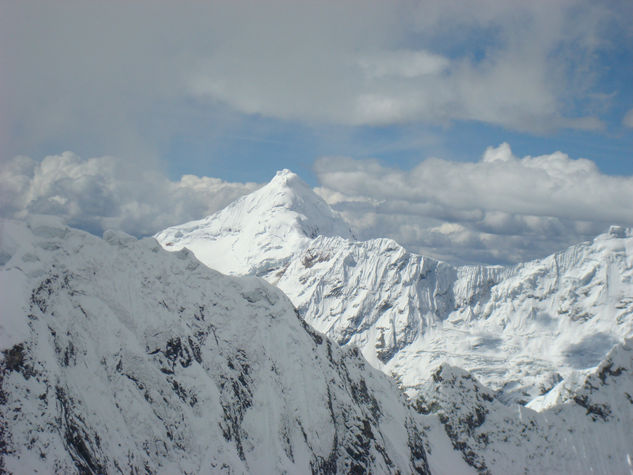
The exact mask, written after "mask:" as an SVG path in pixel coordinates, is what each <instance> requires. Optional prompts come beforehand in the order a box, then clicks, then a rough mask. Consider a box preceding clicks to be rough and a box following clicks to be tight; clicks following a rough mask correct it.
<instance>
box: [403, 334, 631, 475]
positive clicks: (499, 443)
mask: <svg viewBox="0 0 633 475" xmlns="http://www.w3.org/2000/svg"><path fill="white" fill-rule="evenodd" d="M414 405H415V407H416V409H417V410H418V411H419V412H421V413H423V414H436V415H437V416H438V417H439V419H440V421H441V423H442V425H443V426H444V429H445V431H446V433H447V435H448V437H449V438H450V440H451V442H452V445H453V447H454V448H455V449H456V450H459V451H460V452H461V453H462V454H463V457H464V460H466V461H467V463H468V464H469V465H470V466H471V467H473V468H475V469H476V470H477V471H479V472H480V473H518V472H521V473H534V474H540V473H604V474H614V473H622V474H625V473H630V472H631V470H632V469H633V452H632V449H631V441H633V340H627V341H625V342H624V343H622V344H618V345H616V346H615V347H614V348H613V349H612V350H611V351H610V352H609V354H608V355H607V358H606V359H605V360H604V361H603V362H602V363H601V364H600V365H599V366H598V367H597V368H595V369H594V370H592V371H590V372H588V373H586V374H584V375H583V376H582V377H579V378H577V379H576V380H573V381H571V380H570V381H565V382H561V383H560V384H558V385H557V386H556V387H555V388H554V390H552V391H551V392H550V393H549V394H548V395H546V396H543V397H542V398H539V399H537V400H536V401H534V402H533V403H532V404H531V405H530V407H529V408H526V407H523V406H518V405H514V406H512V405H510V406H509V405H505V404H502V403H501V402H500V401H498V400H497V399H496V398H495V395H494V393H493V392H492V391H490V390H489V389H487V388H486V387H484V386H482V385H481V384H480V383H479V382H478V381H477V380H476V379H475V378H473V377H472V375H470V374H469V373H467V372H465V371H463V370H461V369H459V368H454V367H452V366H449V365H446V364H444V365H442V366H440V367H439V368H438V369H437V370H436V371H435V372H434V373H433V375H432V378H431V379H430V380H429V381H427V382H425V383H424V384H422V385H421V386H420V388H419V391H418V396H417V399H416V401H415V402H414ZM532 409H538V410H539V411H540V412H536V411H535V410H532ZM519 468H520V469H519Z"/></svg>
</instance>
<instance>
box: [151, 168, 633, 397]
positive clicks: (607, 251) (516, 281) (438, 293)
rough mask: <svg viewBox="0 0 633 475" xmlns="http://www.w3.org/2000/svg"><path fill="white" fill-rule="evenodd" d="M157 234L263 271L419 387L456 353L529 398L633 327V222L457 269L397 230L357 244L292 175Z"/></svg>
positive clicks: (310, 318)
mask: <svg viewBox="0 0 633 475" xmlns="http://www.w3.org/2000/svg"><path fill="white" fill-rule="evenodd" d="M311 223H312V224H313V225H311ZM317 229H318V231H316V230H317ZM315 232H316V234H319V235H318V236H315ZM156 238H157V239H158V241H159V242H160V243H161V244H162V245H163V246H164V247H165V248H166V249H168V250H176V249H181V248H183V247H187V248H189V249H190V250H192V251H193V252H194V254H196V256H197V257H198V258H199V259H200V260H201V261H202V262H203V263H205V264H207V265H209V266H210V267H216V268H218V269H219V270H221V271H222V272H227V273H232V274H254V275H258V276H261V277H264V278H265V279H266V280H268V281H269V282H271V283H273V284H275V285H276V286H278V287H279V288H280V289H281V290H282V291H283V292H284V293H286V295H288V297H290V299H291V301H292V302H293V304H294V305H295V306H296V307H297V308H298V309H299V311H300V313H301V314H302V316H303V317H304V318H305V320H306V321H307V322H308V323H310V324H311V325H312V326H313V327H315V328H316V329H317V330H319V331H322V332H324V333H326V334H327V335H328V336H330V337H332V338H334V339H335V340H336V341H337V342H339V343H340V344H349V345H355V346H358V347H359V348H360V349H361V351H362V352H363V355H364V356H365V357H366V358H367V359H368V360H369V362H370V363H371V364H372V365H373V366H375V367H377V368H380V369H381V370H383V371H384V372H386V373H388V374H395V375H396V376H397V377H398V378H399V379H401V381H402V383H403V385H404V386H405V387H406V388H408V393H409V394H410V395H411V396H414V395H415V392H416V388H417V387H418V385H419V384H421V383H422V382H424V381H427V380H428V379H429V378H430V377H431V374H432V373H433V371H434V368H436V367H437V366H438V365H439V364H442V363H444V362H446V363H449V364H451V365H454V366H458V367H462V368H464V369H466V370H468V371H471V372H472V373H473V374H474V375H476V376H477V378H478V379H480V380H481V381H482V382H483V383H484V384H486V385H487V386H489V387H491V388H492V389H493V390H495V391H496V392H497V394H498V395H499V397H501V398H502V399H503V400H505V401H515V402H521V403H523V404H525V403H527V402H529V401H530V400H532V399H534V398H535V397H538V396H539V395H541V394H543V393H545V392H547V391H548V390H549V389H551V388H552V387H553V386H554V385H555V384H556V383H557V382H558V381H560V380H561V379H562V378H567V377H571V376H572V375H574V374H576V373H578V372H583V371H586V370H587V369H588V368H592V367H595V366H596V365H597V364H598V363H599V362H600V361H601V359H602V358H604V357H605V355H606V354H607V352H608V351H609V349H610V348H611V347H613V345H614V344H616V343H617V342H622V341H623V340H624V338H626V337H629V336H632V335H633V231H632V230H630V229H624V228H620V227H612V228H611V229H610V230H609V232H608V233H606V234H603V235H601V236H598V237H597V238H596V239H594V241H593V242H587V243H582V244H579V245H576V246H572V247H570V248H569V249H567V250H565V251H562V252H559V253H556V254H553V255H551V256H548V257H546V258H544V259H539V260H535V261H531V262H526V263H523V264H518V265H515V266H508V267H500V266H462V267H454V266H451V265H449V264H446V263H443V262H440V261H437V260H435V259H431V258H427V257H424V256H419V255H416V254H413V253H410V252H407V251H406V250H405V249H404V248H403V247H402V246H400V245H399V244H397V243H396V242H395V241H392V240H389V239H374V240H369V241H364V242H358V241H356V240H355V239H354V237H353V236H352V235H351V233H350V232H349V230H348V227H347V226H346V225H345V223H344V222H343V220H342V219H341V218H340V217H339V216H338V215H336V213H334V212H333V211H332V210H331V209H330V208H329V207H328V205H327V204H326V203H325V202H324V201H323V200H321V198H319V197H318V196H317V195H316V194H315V193H314V192H313V191H312V190H311V189H310V188H309V187H308V186H307V185H306V184H305V183H303V182H302V181H301V180H300V179H299V178H298V177H297V176H296V175H295V174H293V173H291V172H289V171H287V170H285V171H282V172H278V174H277V176H275V178H273V180H272V181H271V182H270V183H269V184H268V185H266V186H264V187H263V188H260V189H259V190H257V191H255V192H253V193H251V194H250V195H247V196H244V197H242V198H240V199H239V200H237V201H236V202H234V203H233V204H231V205H229V206H228V207H227V208H225V209H224V210H222V211H220V212H218V213H215V214H213V215H211V216H209V217H207V218H205V219H203V220H200V221H195V222H192V223H187V224H184V225H180V226H174V227H172V228H168V229H167V230H165V231H163V232H162V233H159V234H158V235H157V236H156Z"/></svg>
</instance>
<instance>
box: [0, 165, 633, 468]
mask: <svg viewBox="0 0 633 475" xmlns="http://www.w3.org/2000/svg"><path fill="white" fill-rule="evenodd" d="M0 231H1V232H0V235H1V236H2V239H1V240H0V301H1V302H2V306H1V310H2V318H0V351H1V354H2V357H1V359H0V472H9V473H36V472H37V473H118V472H125V473H128V472H130V473H139V472H144V473H324V474H325V473H435V474H460V473H535V474H540V473H604V474H613V473H633V339H632V338H631V336H632V335H633V331H632V325H633V323H632V321H633V279H632V274H633V271H632V268H633V232H632V231H631V230H628V229H624V228H618V227H612V228H611V229H610V230H609V231H608V232H607V233H605V234H604V235H601V236H598V237H596V239H594V240H593V241H592V242H587V243H582V244H579V245H577V246H573V247H571V248H569V249H567V250H565V251H562V252H560V253H557V254H554V255H552V256H549V257H546V258H544V259H541V260H537V261H532V262H528V263H524V264H519V265H516V266H511V267H497V266H495V267H487V266H464V267H457V266H452V265H450V264H447V263H444V262H440V261H438V260H435V259H432V258H429V257H424V256H419V255H416V254H413V253H410V252H408V251H407V250H406V249H404V248H403V247H401V246H399V245H398V244H397V243H396V242H394V241H392V240H388V239H377V240H371V241H364V242H360V241H357V240H356V239H355V237H354V233H353V230H351V229H350V227H349V226H348V225H347V223H345V221H344V220H343V219H342V218H341V217H340V216H338V215H337V214H336V213H335V212H334V211H333V210H332V209H330V207H329V206H328V205H327V204H326V203H325V202H324V201H323V200H322V199H321V198H319V197H318V196H317V195H316V194H315V193H314V192H313V191H312V190H311V189H310V187H309V186H308V185H306V184H305V183H304V182H302V181H301V180H300V179H299V177H297V176H296V175H295V174H293V173H291V172H289V171H287V170H284V171H281V172H278V174H277V176H275V178H273V180H272V181H271V182H270V183H269V184H268V185H266V186H264V187H262V188H260V189H259V190H256V191H255V192H253V193H251V194H250V195H246V196H244V197H242V198H240V199H238V200H237V201H236V202H234V203H233V204H231V205H229V206H228V207H227V208H225V209H224V210H221V211H219V212H218V213H216V214H214V215H211V216H209V217H207V218H204V219H202V220H199V221H195V222H191V223H187V224H183V225H180V226H175V227H172V228H169V229H167V230H165V231H163V232H161V233H159V234H158V235H157V236H156V240H154V239H152V238H145V239H141V240H137V239H135V238H133V237H131V236H128V235H126V234H124V233H121V232H116V231H107V232H106V233H105V234H104V235H103V238H99V237H96V236H93V235H90V234H88V233H85V232H82V231H79V230H75V229H72V228H69V227H67V226H64V225H63V224H61V223H60V222H59V221H58V220H56V219H54V218H51V217H35V216H34V217H30V218H28V219H27V220H24V221H10V220H1V221H0ZM159 243H160V244H159ZM161 246H162V247H161ZM163 248H164V249H163ZM166 250H168V251H173V252H167V251H166ZM213 269H216V270H213ZM218 271H220V272H223V273H224V274H232V275H224V274H221V273H220V272H218ZM266 281H267V282H266Z"/></svg>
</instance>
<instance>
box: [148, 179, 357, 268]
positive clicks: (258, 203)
mask: <svg viewBox="0 0 633 475" xmlns="http://www.w3.org/2000/svg"><path fill="white" fill-rule="evenodd" d="M318 235H324V236H342V237H346V238H350V237H352V233H351V231H350V229H349V226H348V225H347V224H346V223H345V222H344V221H343V220H342V219H341V218H340V217H339V216H338V215H337V214H336V213H335V212H334V211H332V209H331V208H330V207H329V206H328V205H327V204H326V203H325V202H324V201H323V200H322V199H321V198H319V197H318V196H317V195H316V194H315V193H314V192H313V191H312V190H311V189H310V187H309V186H308V185H307V184H305V183H304V182H303V181H302V180H301V179H300V178H299V177H298V176H297V175H295V174H294V173H292V172H291V171H289V170H282V171H279V172H277V175H276V176H275V177H274V178H273V179H272V181H271V182H270V183H268V184H267V185H266V186H264V187H262V188H260V189H259V190H257V191H255V192H253V193H251V194H249V195H246V196H243V197H242V198H240V199H238V200H237V201H235V202H234V203H232V204H230V205H229V206H227V207H226V208H224V209H223V210H221V211H219V212H217V213H215V214H213V215H211V216H208V217H207V218H204V219H201V220H199V221H192V222H189V223H186V224H183V225H180V226H174V227H171V228H168V229H166V230H164V231H162V232H160V233H158V234H157V235H156V236H155V237H156V239H157V240H158V241H159V242H160V243H161V244H162V245H163V246H164V247H165V248H166V249H168V250H179V249H182V248H183V247H186V248H188V249H190V250H191V251H193V252H194V253H195V255H196V257H198V259H200V260H201V261H202V262H204V263H205V264H206V265H208V266H209V267H211V268H212V269H216V270H219V271H220V272H224V273H227V274H257V275H264V274H267V273H268V272H272V271H274V270H276V269H279V268H280V267H282V266H283V265H284V264H285V263H286V262H287V261H288V260H289V258H290V257H291V256H292V255H293V254H294V253H295V252H297V251H298V250H301V249H303V248H305V247H306V246H307V244H308V243H309V242H310V240H311V239H313V238H314V237H316V236H318ZM209 244H211V245H209Z"/></svg>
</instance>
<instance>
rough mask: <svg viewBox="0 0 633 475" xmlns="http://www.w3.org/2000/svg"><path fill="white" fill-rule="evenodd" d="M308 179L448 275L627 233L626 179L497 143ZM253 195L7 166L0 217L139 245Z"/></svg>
mask: <svg viewBox="0 0 633 475" xmlns="http://www.w3.org/2000/svg"><path fill="white" fill-rule="evenodd" d="M315 172H316V174H317V176H318V179H319V181H320V184H321V186H320V187H319V188H317V189H316V191H317V192H318V193H319V194H320V195H321V196H322V197H323V198H324V199H325V200H326V201H328V202H329V203H330V204H331V205H332V206H333V207H334V208H335V209H337V210H339V211H340V212H341V213H342V214H343V215H344V217H345V218H346V219H347V220H348V221H349V223H350V224H351V225H352V227H353V228H355V231H356V234H357V235H358V236H359V238H361V239H369V238H376V237H391V238H393V239H395V240H396V241H398V242H400V243H401V244H403V245H404V246H406V247H408V248H409V249H410V250H413V251H417V252H420V253H423V254H427V255H432V256H435V257H438V258H441V259H445V260H448V261H450V262H454V263H511V262H519V261H523V260H526V259H529V258H534V257H542V256H545V255H547V254H549V253H551V252H554V251H557V250H560V249H563V248H565V247H566V246H568V245H571V244H574V243H577V242H581V241H583V240H586V239H590V238H592V237H594V236H595V235H596V234H599V233H601V232H604V231H605V230H606V229H607V228H608V227H609V225H612V224H619V225H624V226H633V213H631V207H630V204H631V203H633V177H621V176H620V177H615V176H608V175H604V174H602V173H601V172H600V171H599V170H598V169H597V167H596V165H595V164H594V163H593V162H591V161H589V160H585V159H572V158H570V157H569V156H567V155H565V154H564V153H561V152H555V153H553V154H551V155H542V156H538V157H529V156H528V157H523V158H518V157H516V156H514V155H513V154H512V150H511V149H510V146H509V145H508V144H506V143H504V144H501V145H500V146H498V147H489V148H488V149H487V150H486V151H485V153H484V154H483V156H482V157H481V159H480V160H479V161H477V162H474V163H463V162H452V161H446V160H441V159H437V158H430V159H427V160H424V161H422V162H420V163H419V164H418V165H417V166H416V167H415V168H413V169H411V170H402V169H397V168H390V167H387V166H384V165H382V164H380V163H379V162H378V161H375V160H363V161H359V160H354V159H352V158H345V157H335V158H327V157H324V158H321V159H319V160H317V162H316V163H315ZM258 186H259V185H257V184H254V183H227V182H225V181H222V180H219V179H217V178H208V177H197V176H193V175H185V176H183V177H182V178H181V179H180V180H178V181H171V180H169V179H167V178H166V177H165V176H164V175H163V174H161V173H159V172H158V171H156V170H155V169H150V168H140V167H138V166H137V165H134V164H130V162H127V161H125V160H121V159H118V158H115V157H99V158H90V159H82V158H80V157H78V156H77V155H75V154H73V153H71V152H65V153H63V154H61V155H54V156H48V157H46V158H45V159H44V160H42V161H41V162H37V161H35V160H33V159H31V158H28V157H15V158H14V159H12V160H10V161H9V162H7V163H6V164H4V165H2V166H0V215H3V216H9V217H18V218H19V217H22V216H25V215H26V214H31V213H32V214H52V215H57V216H60V217H62V219H63V220H64V221H65V222H67V223H68V224H70V225H72V226H76V227H79V228H82V229H85V230H88V231H90V232H92V233H95V234H101V233H102V232H103V230H104V229H106V228H114V229H121V230H123V231H126V232H128V233H130V234H133V235H136V236H144V235H151V234H154V233H155V232H157V231H160V230H162V229H164V228H165V227H167V226H170V225H174V224H180V223H184V222H186V221H189V220H193V219H199V218H202V217H204V216H207V215H209V214H211V213H213V212H214V211H217V210H219V209H221V208H223V207H224V206H226V205H227V204H229V203H230V202H232V201H233V200H235V199H237V198H238V197H239V196H242V195H243V194H246V193H249V192H251V191H253V190H255V189H257V187H258Z"/></svg>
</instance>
